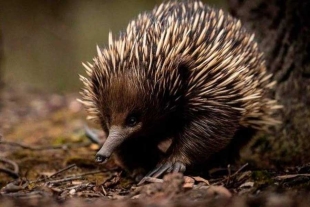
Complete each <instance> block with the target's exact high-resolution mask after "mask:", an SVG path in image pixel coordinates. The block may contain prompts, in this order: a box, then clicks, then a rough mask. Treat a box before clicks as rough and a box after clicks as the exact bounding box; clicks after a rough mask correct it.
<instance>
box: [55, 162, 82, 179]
mask: <svg viewBox="0 0 310 207" xmlns="http://www.w3.org/2000/svg"><path fill="white" fill-rule="evenodd" d="M75 166H76V164H72V165H69V166H67V167H65V168H63V169H61V170H59V171H57V172H55V173H54V174H52V175H51V176H49V177H50V178H52V177H55V176H56V175H59V174H60V173H63V172H65V171H67V170H69V169H71V168H73V167H75Z"/></svg>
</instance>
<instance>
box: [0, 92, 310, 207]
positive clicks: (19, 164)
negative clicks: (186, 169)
mask: <svg viewBox="0 0 310 207" xmlns="http://www.w3.org/2000/svg"><path fill="white" fill-rule="evenodd" d="M77 97H79V95H78V94H63V95H59V94H46V93H42V92H38V91H33V90H30V89H27V88H16V87H14V88H5V89H4V91H3V93H2V100H3V102H2V104H1V106H0V107H1V108H0V110H1V111H0V189H1V190H0V207H1V206H21V205H22V206H43V205H45V206H105V205H106V206H117V207H118V206H207V205H208V206H307V205H309V203H310V196H309V190H310V165H303V166H293V164H292V167H287V168H285V169H275V168H274V167H270V168H268V167H266V168H264V169H262V168H260V169H258V168H255V166H254V165H251V164H247V163H241V164H240V165H236V166H235V165H229V166H227V167H226V168H214V169H211V170H210V171H209V173H208V174H209V176H206V177H199V176H196V175H182V174H168V175H166V176H164V177H163V178H161V179H150V180H149V181H150V182H147V183H145V184H143V185H142V186H137V184H136V182H135V181H134V180H133V179H132V178H130V177H129V175H128V173H126V171H124V170H122V169H121V168H119V167H118V166H117V165H116V164H115V163H114V161H113V159H110V160H109V162H108V163H106V164H104V165H97V164H96V163H95V162H94V155H95V153H96V151H97V150H98V148H99V146H98V145H96V144H93V143H91V142H90V140H89V139H87V137H86V136H85V124H88V125H91V126H92V127H97V126H94V125H92V124H91V123H86V122H85V117H86V114H85V112H84V110H83V107H82V106H81V104H80V103H79V102H77V101H76V98H77Z"/></svg>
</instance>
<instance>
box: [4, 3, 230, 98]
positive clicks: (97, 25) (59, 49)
mask: <svg viewBox="0 0 310 207" xmlns="http://www.w3.org/2000/svg"><path fill="white" fill-rule="evenodd" d="M160 2H161V1H159V0H151V1H146V0H113V1H111V0H95V1H83V0H76V1H60V0H45V1H41V0H33V1H24V0H10V1H6V0H0V30H2V35H3V44H4V64H3V69H4V80H5V82H6V83H7V84H9V85H14V84H22V85H27V86H31V87H34V88H37V89H40V90H43V91H56V92H64V91H77V90H78V89H79V87H80V86H81V84H80V82H79V80H78V74H79V73H82V74H83V73H84V69H83V68H82V66H81V62H82V61H89V60H92V58H93V56H94V55H95V51H96V50H95V46H96V44H98V45H104V44H105V43H106V42H107V39H108V32H109V30H111V31H112V32H113V33H114V34H118V32H119V31H120V30H122V29H124V28H125V27H126V25H127V24H128V22H129V21H130V20H131V19H133V18H135V17H136V16H137V14H138V13H140V12H142V11H145V10H151V9H152V8H153V7H154V6H155V5H156V4H159V3H160ZM204 2H205V3H208V4H209V5H214V6H217V7H221V8H222V7H223V6H224V3H223V0H217V1H216V0H215V1H204ZM0 79H1V78H0Z"/></svg>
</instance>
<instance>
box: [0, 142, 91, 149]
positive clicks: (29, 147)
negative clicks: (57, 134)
mask: <svg viewBox="0 0 310 207" xmlns="http://www.w3.org/2000/svg"><path fill="white" fill-rule="evenodd" d="M0 144H5V145H10V146H15V147H21V148H23V149H28V150H34V151H35V150H38V151H39V150H50V149H63V150H66V149H69V148H76V147H87V146H89V145H90V144H91V142H84V143H78V144H75V143H74V144H62V145H56V146H39V147H32V146H28V145H25V144H21V143H17V142H9V141H0Z"/></svg>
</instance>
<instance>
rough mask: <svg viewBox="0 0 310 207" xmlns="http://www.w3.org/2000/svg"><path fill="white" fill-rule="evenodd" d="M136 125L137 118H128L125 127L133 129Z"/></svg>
mask: <svg viewBox="0 0 310 207" xmlns="http://www.w3.org/2000/svg"><path fill="white" fill-rule="evenodd" d="M137 123H138V118H137V117H136V116H129V117H127V120H126V125H127V126H129V127H134V126H136V125H137Z"/></svg>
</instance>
